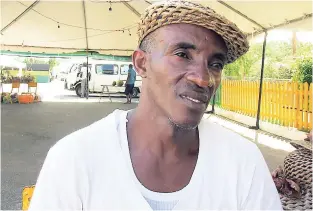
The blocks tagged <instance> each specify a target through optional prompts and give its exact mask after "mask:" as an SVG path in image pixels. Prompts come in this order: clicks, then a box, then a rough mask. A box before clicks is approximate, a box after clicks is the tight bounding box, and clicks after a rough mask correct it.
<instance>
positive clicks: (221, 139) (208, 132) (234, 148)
mask: <svg viewBox="0 0 313 211" xmlns="http://www.w3.org/2000/svg"><path fill="white" fill-rule="evenodd" d="M201 127H202V130H203V131H204V133H205V134H204V137H207V139H208V141H209V142H211V143H212V145H214V147H216V148H217V149H221V150H223V151H229V153H234V154H238V156H241V155H243V156H248V155H251V156H254V155H255V153H258V152H259V148H258V147H257V145H256V144H255V143H254V142H252V141H251V140H249V139H248V138H245V137H243V136H241V135H240V134H238V133H236V132H234V131H232V130H230V129H227V128H225V127H223V126H221V125H219V124H217V123H214V122H212V121H210V120H209V119H203V120H202V121H201Z"/></svg>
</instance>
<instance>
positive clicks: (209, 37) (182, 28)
mask: <svg viewBox="0 0 313 211" xmlns="http://www.w3.org/2000/svg"><path fill="white" fill-rule="evenodd" d="M155 32H156V34H155V38H156V41H158V43H159V44H161V43H163V44H166V45H174V44H176V43H180V42H185V43H189V44H193V45H195V46H197V47H198V48H200V47H201V45H208V44H211V43H214V44H217V45H220V46H221V47H224V40H223V39H222V38H221V37H220V36H219V35H218V34H217V33H215V32H214V31H211V30H208V29H205V28H203V27H200V26H195V25H191V24H172V25H167V26H164V27H161V28H159V29H157V30H156V31H155Z"/></svg>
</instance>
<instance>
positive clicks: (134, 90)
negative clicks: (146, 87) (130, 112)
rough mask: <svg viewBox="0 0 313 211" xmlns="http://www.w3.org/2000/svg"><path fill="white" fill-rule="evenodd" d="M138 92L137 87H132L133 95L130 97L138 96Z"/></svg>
mask: <svg viewBox="0 0 313 211" xmlns="http://www.w3.org/2000/svg"><path fill="white" fill-rule="evenodd" d="M138 93H139V91H138V88H137V87H134V88H133V95H132V97H137V96H138Z"/></svg>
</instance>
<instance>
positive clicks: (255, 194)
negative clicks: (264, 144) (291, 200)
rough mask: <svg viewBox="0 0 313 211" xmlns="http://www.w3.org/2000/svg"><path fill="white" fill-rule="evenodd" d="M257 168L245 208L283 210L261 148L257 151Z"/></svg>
mask: <svg viewBox="0 0 313 211" xmlns="http://www.w3.org/2000/svg"><path fill="white" fill-rule="evenodd" d="M255 164H256V165H255V169H254V173H253V177H252V180H251V183H250V189H249V193H248V195H247V198H246V200H245V202H244V204H243V209H244V210H283V209H282V205H281V201H280V198H279V195H278V192H277V189H276V187H275V184H274V181H273V179H272V177H271V174H270V171H269V169H268V166H267V164H266V162H265V160H264V158H263V155H262V153H261V152H260V150H259V149H257V150H256V152H255Z"/></svg>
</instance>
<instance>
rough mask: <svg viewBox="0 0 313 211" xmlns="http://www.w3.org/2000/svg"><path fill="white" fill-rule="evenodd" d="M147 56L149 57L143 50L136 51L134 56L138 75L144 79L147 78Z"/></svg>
mask: <svg viewBox="0 0 313 211" xmlns="http://www.w3.org/2000/svg"><path fill="white" fill-rule="evenodd" d="M146 56H147V55H146V53H145V52H144V51H142V50H141V49H137V50H135V51H134V53H133V56H132V59H133V64H134V67H135V70H136V72H137V73H138V75H140V76H141V77H142V78H146V77H147V70H146V61H147V58H146Z"/></svg>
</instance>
